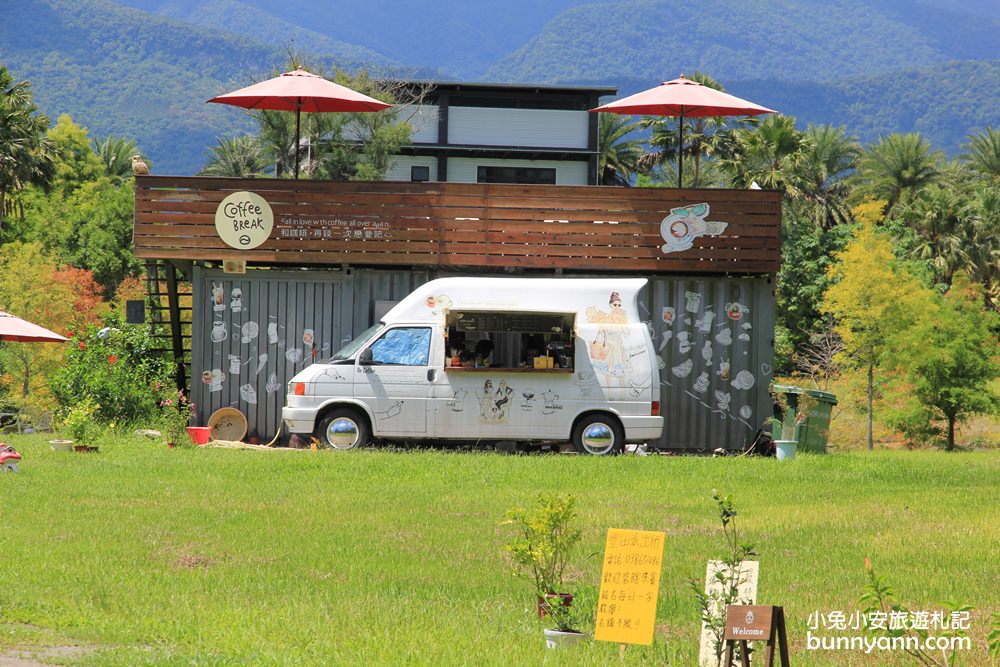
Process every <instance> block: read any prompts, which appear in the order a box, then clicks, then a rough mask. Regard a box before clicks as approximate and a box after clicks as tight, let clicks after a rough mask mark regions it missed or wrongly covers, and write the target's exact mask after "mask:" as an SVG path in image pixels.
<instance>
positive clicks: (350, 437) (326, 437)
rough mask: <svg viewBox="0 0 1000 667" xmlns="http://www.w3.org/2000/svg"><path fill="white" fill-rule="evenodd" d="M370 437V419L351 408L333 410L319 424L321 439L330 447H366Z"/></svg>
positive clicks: (322, 442) (321, 441) (323, 443)
mask: <svg viewBox="0 0 1000 667" xmlns="http://www.w3.org/2000/svg"><path fill="white" fill-rule="evenodd" d="M370 438H371V430H370V429H369V427H368V421H367V420H366V419H365V418H364V417H362V416H361V415H359V414H358V413H357V412H356V411H355V410H351V409H349V408H336V409H334V410H332V411H331V412H329V413H327V415H326V416H325V417H324V418H323V421H321V422H320V424H319V441H320V443H321V444H322V445H323V446H324V447H327V448H329V449H338V450H339V449H356V448H358V447H364V446H365V445H367V444H368V440H369V439H370Z"/></svg>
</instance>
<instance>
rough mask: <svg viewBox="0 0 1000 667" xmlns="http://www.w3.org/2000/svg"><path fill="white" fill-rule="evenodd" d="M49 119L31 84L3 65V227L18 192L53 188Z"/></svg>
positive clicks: (0, 212) (0, 151)
mask: <svg viewBox="0 0 1000 667" xmlns="http://www.w3.org/2000/svg"><path fill="white" fill-rule="evenodd" d="M48 127H49V119H48V117H47V116H45V115H44V114H42V113H40V112H39V110H38V106H37V105H36V104H35V103H34V101H32V95H31V84H29V83H28V82H27V81H18V82H15V81H14V77H13V76H11V74H10V72H8V71H7V68H6V67H3V66H0V228H2V227H3V224H4V219H5V218H7V217H9V216H10V215H11V214H13V213H14V212H15V211H16V210H19V211H20V212H21V213H22V214H23V207H21V208H20V209H19V207H18V200H17V195H18V193H20V192H21V191H22V190H24V189H25V188H27V187H29V186H37V187H41V188H46V189H47V188H49V187H50V185H51V184H52V180H53V178H54V177H55V147H54V146H53V144H52V141H51V140H49V139H48V138H46V136H45V133H46V130H48Z"/></svg>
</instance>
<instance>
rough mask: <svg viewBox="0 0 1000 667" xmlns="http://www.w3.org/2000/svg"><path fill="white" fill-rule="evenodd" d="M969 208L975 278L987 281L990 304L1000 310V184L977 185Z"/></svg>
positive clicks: (973, 277)
mask: <svg viewBox="0 0 1000 667" xmlns="http://www.w3.org/2000/svg"><path fill="white" fill-rule="evenodd" d="M969 208H970V223H969V226H970V228H971V237H972V239H971V243H970V244H969V245H970V247H969V255H970V264H971V266H972V271H971V278H972V279H973V280H975V281H977V282H979V283H980V284H982V285H983V288H984V290H985V293H986V299H987V301H988V303H989V305H990V306H992V308H993V309H994V310H997V311H1000V186H998V185H984V186H981V187H979V188H977V189H976V191H975V193H974V194H973V198H972V203H971V205H970V207H969Z"/></svg>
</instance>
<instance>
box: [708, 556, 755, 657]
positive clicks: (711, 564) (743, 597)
mask: <svg viewBox="0 0 1000 667" xmlns="http://www.w3.org/2000/svg"><path fill="white" fill-rule="evenodd" d="M729 573H730V569H729V566H727V565H726V564H725V563H723V562H722V561H721V560H710V561H708V568H707V571H706V572H705V597H706V598H708V599H709V600H710V601H711V603H712V606H711V608H710V612H711V613H712V615H713V616H715V617H721V616H722V615H723V614H724V613H725V611H726V610H725V609H724V608H723V605H724V601H723V599H724V597H725V595H726V593H727V591H726V590H725V588H726V582H728V581H730V576H729ZM720 576H721V577H722V579H720ZM759 580H760V563H759V562H757V561H755V560H747V561H743V563H742V564H741V565H740V571H739V576H738V577H737V578H736V590H737V597H736V599H735V600H732V602H733V603H734V604H741V605H747V604H749V605H752V604H756V603H757V582H758V581H759ZM715 638H716V635H715V632H714V631H713V630H712V628H710V627H709V626H708V624H707V623H705V622H704V621H702V623H701V647H700V649H699V651H698V664H699V665H700V667H718V665H719V657H720V656H719V655H717V654H716V652H715V648H716V647H715ZM720 639H721V637H720ZM723 647H724V646H723V642H722V641H720V642H719V650H720V651H721V650H722V648H723Z"/></svg>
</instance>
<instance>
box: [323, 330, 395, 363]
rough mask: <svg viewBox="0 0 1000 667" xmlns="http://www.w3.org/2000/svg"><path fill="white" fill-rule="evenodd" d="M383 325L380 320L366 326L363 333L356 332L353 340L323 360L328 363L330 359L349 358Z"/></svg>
mask: <svg viewBox="0 0 1000 667" xmlns="http://www.w3.org/2000/svg"><path fill="white" fill-rule="evenodd" d="M383 327H385V324H384V323H382V322H379V323H378V324H374V325H372V326H370V327H368V329H366V330H365V331H364V332H363V333H360V334H358V336H357V337H356V338H355V339H354V340H352V341H351V342H350V343H348V344H347V345H345V346H344V347H342V348H340V349H339V350H337V351H336V352H334V354H333V356H332V357H330V358H329V359H327V360H325V361H326V362H327V363H329V362H331V361H343V360H344V359H350V358H351V357H353V356H354V355H355V354H357V352H358V350H360V349H361V347H362V346H363V345H364V344H365V343H367V342H368V341H369V340H371V339H372V336H374V335H375V334H376V333H378V332H379V331H381V330H382V328H383Z"/></svg>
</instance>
